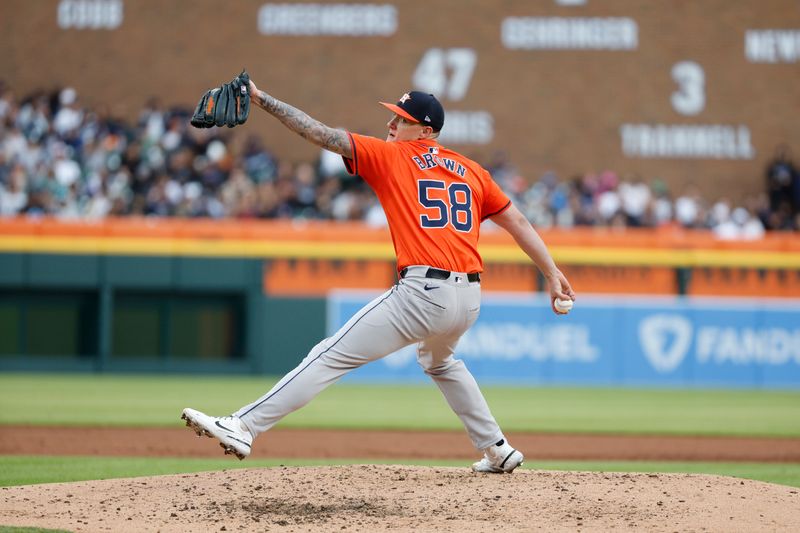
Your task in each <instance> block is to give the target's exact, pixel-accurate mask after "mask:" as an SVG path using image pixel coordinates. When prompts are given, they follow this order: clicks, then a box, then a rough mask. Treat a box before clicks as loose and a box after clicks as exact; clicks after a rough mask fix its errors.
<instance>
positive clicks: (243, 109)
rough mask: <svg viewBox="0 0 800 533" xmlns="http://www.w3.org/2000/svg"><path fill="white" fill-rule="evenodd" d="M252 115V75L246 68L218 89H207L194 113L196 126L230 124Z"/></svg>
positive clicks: (244, 120) (193, 120) (241, 121)
mask: <svg viewBox="0 0 800 533" xmlns="http://www.w3.org/2000/svg"><path fill="white" fill-rule="evenodd" d="M249 115H250V75H249V74H248V73H247V71H246V70H243V71H242V73H241V74H239V75H238V76H236V77H235V78H233V80H232V81H231V82H230V83H224V84H223V85H221V86H220V87H217V88H216V89H211V90H209V91H206V93H205V94H204V95H203V97H202V98H200V102H199V103H198V104H197V108H195V110H194V114H193V115H192V120H191V124H192V126H194V127H195V128H210V127H212V126H217V127H222V126H228V127H229V128H232V127H234V126H238V125H239V124H244V123H245V122H247V117H248V116H249Z"/></svg>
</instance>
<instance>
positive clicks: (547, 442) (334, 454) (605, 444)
mask: <svg viewBox="0 0 800 533" xmlns="http://www.w3.org/2000/svg"><path fill="white" fill-rule="evenodd" d="M508 436H509V439H510V440H511V442H512V443H513V444H514V446H515V447H517V448H519V449H520V450H523V452H524V453H525V455H526V457H527V458H528V460H529V461H534V460H536V459H565V460H579V459H598V460H650V461H660V460H664V461H755V462H800V439H797V438H750V437H747V438H745V437H680V436H641V435H629V436H626V435H592V434H583V435H580V434H525V433H521V434H514V433H512V434H509V435H508ZM0 454H5V455H9V454H25V455H106V456H168V457H169V456H172V457H219V454H220V449H219V447H217V446H216V445H214V441H212V440H210V439H205V438H202V439H200V438H197V437H195V436H194V435H193V434H192V433H191V432H190V431H189V430H188V429H186V428H184V427H176V428H158V429H156V428H97V427H77V428H75V427H73V428H64V427H39V426H3V427H2V431H0ZM252 457H254V458H259V457H263V458H267V457H279V458H297V457H305V458H355V459H373V458H381V459H464V460H465V461H469V460H474V459H476V458H477V454H476V452H475V450H474V449H473V448H472V445H471V444H470V443H469V441H468V439H467V437H466V435H465V434H464V433H463V432H460V431H452V432H429V431H343V430H310V429H308V430H307V429H280V428H276V429H274V430H272V431H270V432H268V433H266V434H264V435H262V436H261V437H259V439H258V440H256V442H255V444H254V447H253V455H252Z"/></svg>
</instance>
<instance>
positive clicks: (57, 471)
mask: <svg viewBox="0 0 800 533" xmlns="http://www.w3.org/2000/svg"><path fill="white" fill-rule="evenodd" d="M366 463H369V464H414V465H422V466H457V467H463V468H465V469H466V468H467V467H468V463H469V461H417V460H415V461H398V460H396V459H393V460H386V461H375V460H374V459H361V460H359V459H353V460H340V459H336V460H325V459H308V460H299V459H255V460H252V459H248V460H247V461H242V462H239V461H235V460H233V459H230V458H221V459H195V458H189V459H183V458H166V457H141V458H140V457H94V456H93V457H74V456H70V457H53V456H0V486H4V487H8V486H15V485H30V484H36V483H60V482H70V481H85V480H93V479H112V478H124V477H139V476H156V475H165V474H180V473H192V472H206V471H216V470H230V469H238V468H269V467H278V466H282V465H287V466H311V465H341V464H366ZM523 468H525V469H534V470H567V471H593V472H681V473H698V474H699V473H703V474H717V475H723V476H733V477H740V478H746V479H755V480H759V481H766V482H769V483H779V484H782V485H790V486H794V487H800V464H798V463H781V464H760V463H678V462H644V461H604V462H599V461H530V462H526V463H525V465H524V466H523Z"/></svg>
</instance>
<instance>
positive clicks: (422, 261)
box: [344, 133, 511, 272]
mask: <svg viewBox="0 0 800 533" xmlns="http://www.w3.org/2000/svg"><path fill="white" fill-rule="evenodd" d="M348 135H349V136H350V142H351V144H352V147H353V158H352V159H347V158H345V159H344V162H345V166H346V167H347V171H348V172H349V173H351V174H353V175H356V174H357V175H359V176H361V177H362V178H364V180H365V181H366V182H367V183H368V184H369V185H370V187H372V189H373V190H374V191H375V194H377V196H378V200H379V201H380V202H381V205H382V206H383V210H384V212H385V213H386V218H387V220H388V221H389V231H390V232H391V235H392V243H393V244H394V251H395V254H397V270H398V271H400V270H402V269H403V268H405V267H407V266H410V265H429V266H433V267H437V268H442V269H445V270H451V271H456V272H481V271H483V260H482V259H481V256H480V254H478V236H479V234H480V223H481V222H482V221H483V220H485V219H487V218H489V217H491V216H494V215H497V214H498V213H501V212H503V211H504V210H505V209H507V208H508V207H509V206H510V205H511V200H509V199H508V196H506V195H505V193H503V191H502V190H500V187H499V186H498V185H497V183H495V182H494V180H493V179H492V177H491V175H490V174H489V172H488V171H486V169H484V168H483V167H481V166H480V165H479V164H477V163H476V162H474V161H472V160H471V159H468V158H466V157H464V156H462V155H461V154H458V153H456V152H453V151H452V150H448V149H446V148H443V147H441V146H439V144H438V143H437V142H436V141H435V140H432V139H425V140H419V141H403V142H386V141H382V140H380V139H376V138H374V137H367V136H364V135H357V134H354V133H348Z"/></svg>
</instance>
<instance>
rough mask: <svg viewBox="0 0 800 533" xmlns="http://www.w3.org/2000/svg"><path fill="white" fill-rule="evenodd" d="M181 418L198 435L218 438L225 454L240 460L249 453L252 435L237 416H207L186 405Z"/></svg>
mask: <svg viewBox="0 0 800 533" xmlns="http://www.w3.org/2000/svg"><path fill="white" fill-rule="evenodd" d="M181 418H182V419H183V420H186V425H187V426H188V427H190V428H192V430H194V432H195V433H197V436H198V437H202V436H203V435H205V436H206V437H212V438H215V439H217V440H219V445H220V446H222V448H223V449H224V450H225V455H229V454H233V455H235V456H236V457H238V458H239V460H240V461H241V460H242V459H244V458H245V457H247V456H248V455H250V449H251V448H252V446H253V436H252V435H251V434H250V431H249V430H248V429H247V428H246V427H245V426H244V424H243V423H242V421H241V420H239V418H238V417H235V416H222V417H216V416H208V415H207V414H204V413H201V412H200V411H197V410H196V409H190V408H188V407H187V408H186V409H184V410H183V414H182V415H181Z"/></svg>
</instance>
